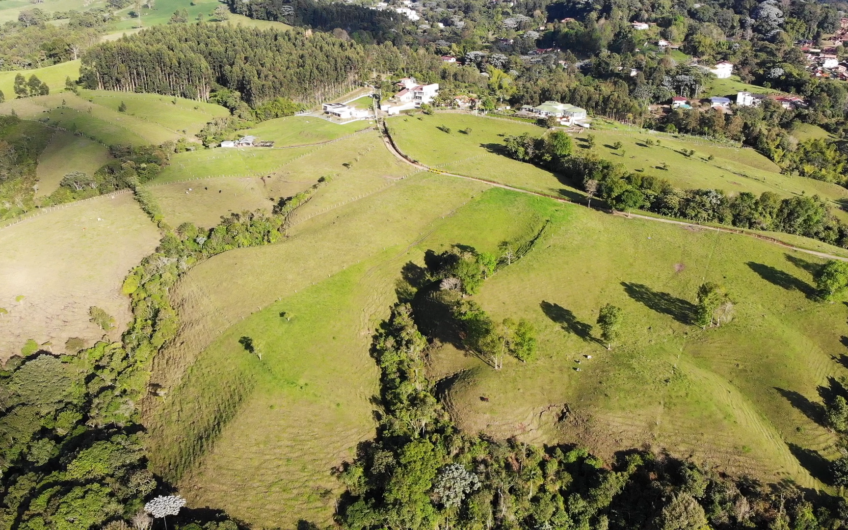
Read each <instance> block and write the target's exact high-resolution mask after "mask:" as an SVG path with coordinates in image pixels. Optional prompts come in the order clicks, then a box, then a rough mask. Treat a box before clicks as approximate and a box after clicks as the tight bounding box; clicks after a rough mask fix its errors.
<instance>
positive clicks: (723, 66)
mask: <svg viewBox="0 0 848 530" xmlns="http://www.w3.org/2000/svg"><path fill="white" fill-rule="evenodd" d="M709 70H710V72H712V73H714V74H715V76H716V77H717V78H719V79H730V76H731V75H732V74H733V63H729V62H727V61H721V62H720V63H716V65H715V67H714V68H710V69H709Z"/></svg>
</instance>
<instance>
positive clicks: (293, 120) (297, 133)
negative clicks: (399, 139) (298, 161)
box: [244, 98, 374, 147]
mask: <svg viewBox="0 0 848 530" xmlns="http://www.w3.org/2000/svg"><path fill="white" fill-rule="evenodd" d="M369 99H370V98H369ZM369 127H374V124H373V123H370V122H367V121H355V122H353V123H347V124H344V125H339V124H336V123H332V122H329V121H327V120H323V119H321V118H316V117H314V116H292V117H289V118H277V119H275V120H268V121H264V122H262V123H260V124H259V125H257V126H256V127H254V128H252V129H248V130H246V131H244V134H251V135H254V136H256V137H258V138H259V139H260V140H269V141H273V142H274V147H285V146H290V145H305V144H315V143H319V142H326V141H328V140H335V139H336V138H339V137H342V136H346V135H348V134H352V133H355V132H357V131H361V130H362V129H367V128H369Z"/></svg>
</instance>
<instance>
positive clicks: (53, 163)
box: [36, 131, 110, 197]
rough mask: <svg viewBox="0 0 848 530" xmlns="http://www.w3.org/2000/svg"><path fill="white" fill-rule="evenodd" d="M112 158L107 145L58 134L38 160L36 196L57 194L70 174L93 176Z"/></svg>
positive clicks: (83, 138)
mask: <svg viewBox="0 0 848 530" xmlns="http://www.w3.org/2000/svg"><path fill="white" fill-rule="evenodd" d="M109 158H110V157H109V150H108V149H107V148H106V147H105V146H104V145H103V144H100V143H97V142H94V141H92V140H89V139H88V138H85V137H83V136H74V135H73V134H71V133H67V132H61V131H57V132H56V133H54V135H53V137H52V138H51V139H50V143H49V144H47V147H46V148H45V149H44V151H42V152H41V156H39V157H38V167H37V168H36V174H37V175H38V191H37V192H36V196H37V197H41V196H45V195H50V194H51V193H53V192H54V191H55V190H56V189H57V188H58V187H59V182H61V180H62V177H64V176H65V175H67V174H68V173H71V172H74V171H81V172H83V173H86V174H88V175H93V174H94V172H95V171H97V170H98V169H100V167H101V166H102V165H103V164H105V163H106V162H108V161H109Z"/></svg>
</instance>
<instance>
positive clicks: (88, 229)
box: [0, 193, 159, 361]
mask: <svg viewBox="0 0 848 530" xmlns="http://www.w3.org/2000/svg"><path fill="white" fill-rule="evenodd" d="M158 242H159V232H158V230H156V227H155V226H154V225H153V224H152V223H151V222H150V221H149V220H148V218H147V217H146V216H145V215H144V213H143V212H142V211H141V209H140V208H139V207H138V205H137V204H136V202H135V201H134V200H133V198H132V196H131V195H130V194H127V193H123V194H117V195H115V196H111V195H105V196H102V197H98V198H95V199H89V200H87V201H83V202H79V203H74V204H70V205H66V206H63V207H59V208H54V209H51V210H49V211H45V212H42V213H41V214H40V215H36V216H33V217H30V218H27V219H24V220H23V221H21V222H19V223H17V224H14V225H11V226H6V227H3V228H0V246H2V248H3V252H2V253H0V307H2V308H3V309H5V310H6V311H7V313H4V314H2V315H0V360H3V361H5V360H6V359H8V358H9V357H10V356H11V355H13V354H17V353H20V350H21V347H22V346H23V345H24V343H25V342H26V341H27V340H29V339H34V340H35V341H36V342H38V343H39V344H45V343H49V345H48V346H46V348H47V349H49V350H52V351H54V352H63V351H64V345H65V341H67V340H68V339H69V338H71V337H79V338H82V339H85V340H86V341H87V343H88V344H89V345H90V344H92V343H93V342H94V341H96V340H98V339H100V337H102V336H103V335H104V331H103V330H101V329H100V328H98V327H97V326H96V325H94V324H92V323H91V322H89V316H88V311H89V307H91V306H97V307H100V308H102V309H104V310H106V312H107V313H109V314H110V315H111V316H113V317H114V318H115V321H116V326H115V328H114V329H113V330H112V331H111V332H110V333H109V334H108V335H109V337H111V338H112V339H113V340H114V339H117V338H118V337H119V336H120V333H121V331H122V329H123V327H124V326H125V325H126V323H127V320H128V319H129V317H130V314H129V302H128V300H127V298H126V297H125V296H123V295H122V294H121V293H120V287H121V284H122V283H123V281H124V277H125V276H126V275H127V273H128V272H129V270H130V268H132V267H134V266H135V265H137V264H138V262H139V261H140V260H141V258H142V257H144V256H146V255H147V254H149V253H150V252H152V251H153V249H154V248H155V247H156V245H157V244H158Z"/></svg>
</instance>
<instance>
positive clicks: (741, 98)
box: [736, 92, 765, 107]
mask: <svg viewBox="0 0 848 530" xmlns="http://www.w3.org/2000/svg"><path fill="white" fill-rule="evenodd" d="M764 99H765V96H764V95H762V94H752V93H751V92H739V93H738V94H736V106H737V107H759V106H760V104H761V103H762V102H763V100H764Z"/></svg>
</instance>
